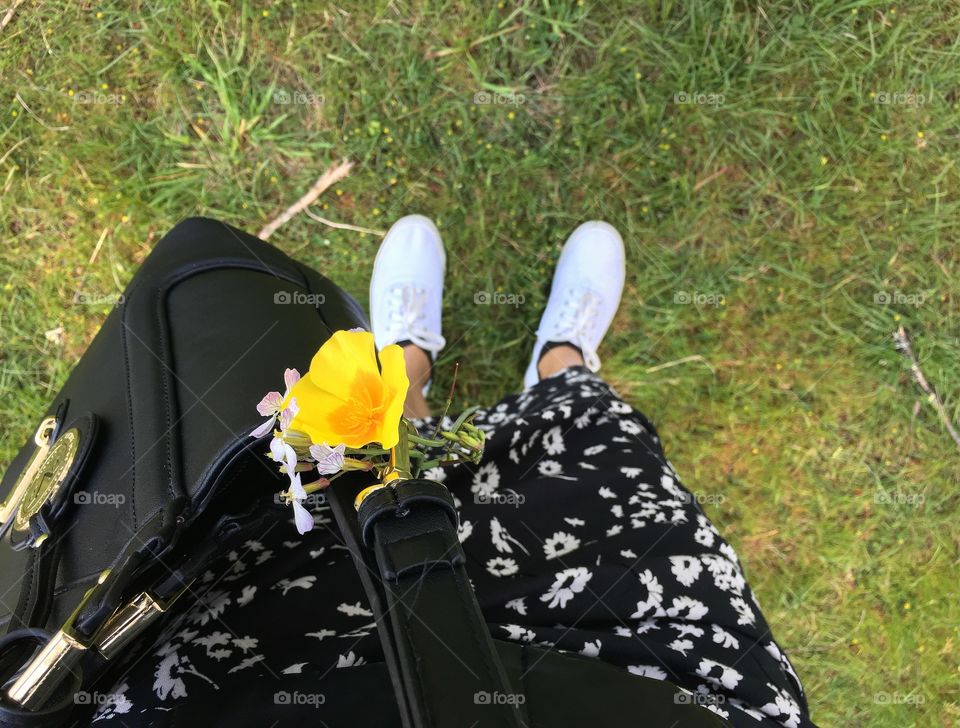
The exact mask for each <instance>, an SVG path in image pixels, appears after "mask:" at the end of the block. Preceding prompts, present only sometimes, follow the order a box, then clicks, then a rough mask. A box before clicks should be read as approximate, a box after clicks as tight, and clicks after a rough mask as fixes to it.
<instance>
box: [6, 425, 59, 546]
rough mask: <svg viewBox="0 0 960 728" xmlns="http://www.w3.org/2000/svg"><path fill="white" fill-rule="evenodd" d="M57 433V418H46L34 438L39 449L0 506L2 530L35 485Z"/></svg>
mask: <svg viewBox="0 0 960 728" xmlns="http://www.w3.org/2000/svg"><path fill="white" fill-rule="evenodd" d="M56 431H57V418H56V417H46V418H44V419H43V421H41V422H40V426H39V427H38V428H37V431H36V433H35V434H34V436H33V442H34V444H35V445H36V446H37V449H36V450H34V451H33V455H31V456H30V460H28V461H27V464H26V466H24V468H23V471H22V472H21V473H20V477H19V478H17V482H16V483H15V484H14V486H13V488H12V489H11V490H10V494H9V495H8V496H7V497H6V499H5V500H4V501H3V503H2V504H0V529H2V528H4V527H5V526H6V525H7V524H8V523H10V521H11V519H12V518H13V516H14V515H15V514H16V512H17V509H18V508H19V507H20V502H21V501H22V500H23V497H24V496H25V495H26V494H27V491H28V490H29V489H30V486H31V485H32V484H33V481H34V478H35V477H36V475H37V473H38V471H39V470H40V466H41V465H43V461H44V460H45V459H46V457H47V453H49V452H50V447H51V446H52V444H53V435H54V433H56Z"/></svg>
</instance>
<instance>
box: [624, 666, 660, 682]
mask: <svg viewBox="0 0 960 728" xmlns="http://www.w3.org/2000/svg"><path fill="white" fill-rule="evenodd" d="M627 671H628V672H632V673H633V674H634V675H642V676H643V677H649V678H653V679H654V680H666V679H667V673H665V672H664V671H663V670H661V669H660V668H659V667H657V666H656V665H628V666H627Z"/></svg>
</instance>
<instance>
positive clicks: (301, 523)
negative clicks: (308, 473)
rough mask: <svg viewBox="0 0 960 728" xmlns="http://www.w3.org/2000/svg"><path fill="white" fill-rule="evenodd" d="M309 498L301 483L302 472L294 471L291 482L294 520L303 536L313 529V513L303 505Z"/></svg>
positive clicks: (298, 531)
mask: <svg viewBox="0 0 960 728" xmlns="http://www.w3.org/2000/svg"><path fill="white" fill-rule="evenodd" d="M306 499H307V491H305V490H304V489H303V485H301V483H300V473H294V474H293V477H292V479H291V482H290V503H291V505H292V506H293V520H294V522H295V523H296V525H297V533H299V534H300V535H301V536H302V535H303V534H305V533H306V532H307V531H312V530H313V525H314V524H313V514H312V513H310V511H308V510H307V509H306V508H304V507H303V501H305V500H306Z"/></svg>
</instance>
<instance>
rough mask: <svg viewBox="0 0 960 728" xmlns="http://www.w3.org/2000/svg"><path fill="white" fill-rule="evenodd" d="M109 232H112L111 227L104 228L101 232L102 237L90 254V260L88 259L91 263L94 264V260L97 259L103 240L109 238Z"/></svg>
mask: <svg viewBox="0 0 960 728" xmlns="http://www.w3.org/2000/svg"><path fill="white" fill-rule="evenodd" d="M109 232H110V228H108V227H105V228H104V229H103V232H102V233H100V239H99V240H98V241H97V244H96V246H95V247H94V249H93V252H92V253H91V254H90V260H89V261H88V263H89V264H90V265H93V263H94V261H96V259H97V255H99V254H100V248H101V247H103V241H104V240H106V239H107V233H109Z"/></svg>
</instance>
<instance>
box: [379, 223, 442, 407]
mask: <svg viewBox="0 0 960 728" xmlns="http://www.w3.org/2000/svg"><path fill="white" fill-rule="evenodd" d="M446 262H447V256H446V255H445V254H444V252H443V241H442V240H441V239H440V231H438V230H437V226H436V225H434V224H433V222H431V221H430V219H429V218H426V217H424V216H423V215H407V216H406V217H402V218H400V219H399V220H397V221H396V222H395V223H394V224H393V227H391V228H390V230H388V231H387V234H386V236H385V237H384V239H383V242H382V243H381V244H380V250H379V251H378V252H377V257H376V260H374V262H373V276H372V277H371V278H370V323H371V326H372V328H373V338H374V341H375V342H376V344H377V349H382V348H383V347H385V346H387V345H388V344H396V343H397V342H400V341H410V342H412V343H414V344H416V345H417V346H419V347H420V348H421V349H423V350H424V351H426V352H428V353H429V355H430V360H431V361H436V358H437V353H438V352H439V351H440V350H441V349H442V348H443V347H444V346H445V345H446V343H447V342H446V341H445V340H444V338H443V336H442V335H441V334H440V331H441V326H440V319H441V309H442V303H443V273H444V268H445V266H446ZM429 386H430V383H429V382H427V385H426V386H425V387H424V388H423V391H424V394H426V392H427V389H428V388H429Z"/></svg>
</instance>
